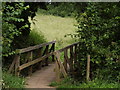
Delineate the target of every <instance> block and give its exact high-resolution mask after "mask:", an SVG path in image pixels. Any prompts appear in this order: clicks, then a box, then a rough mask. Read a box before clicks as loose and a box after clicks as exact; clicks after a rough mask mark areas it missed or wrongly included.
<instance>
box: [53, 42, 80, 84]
mask: <svg viewBox="0 0 120 90" xmlns="http://www.w3.org/2000/svg"><path fill="white" fill-rule="evenodd" d="M79 46H80V43H79V42H77V43H74V44H71V45H69V46H67V47H65V48H62V49H60V50H58V51H55V53H54V54H55V56H56V68H55V69H56V70H55V71H56V76H57V78H56V81H58V82H59V81H60V78H61V74H62V75H63V76H64V77H66V76H67V75H68V73H69V74H73V72H74V69H75V64H77V56H78V53H79ZM61 53H63V55H64V57H63V59H64V60H60V59H61V58H60V57H61ZM61 61H63V63H62V62H61ZM68 68H69V69H68Z"/></svg>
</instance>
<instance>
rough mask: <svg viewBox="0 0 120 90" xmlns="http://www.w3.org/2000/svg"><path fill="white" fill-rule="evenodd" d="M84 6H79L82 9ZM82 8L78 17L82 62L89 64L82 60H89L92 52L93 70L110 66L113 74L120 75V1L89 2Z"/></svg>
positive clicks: (80, 57)
mask: <svg viewBox="0 0 120 90" xmlns="http://www.w3.org/2000/svg"><path fill="white" fill-rule="evenodd" d="M80 4H81V5H82V4H83V3H80ZM84 4H85V3H84ZM81 5H78V6H77V7H80V8H81ZM82 11H83V12H82V13H81V12H78V14H77V17H76V20H77V23H78V25H77V27H78V29H77V31H76V32H77V35H78V37H79V41H80V43H81V46H80V53H79V58H78V59H79V61H80V65H81V66H85V63H84V64H83V63H82V62H86V56H87V55H88V54H90V55H91V69H92V72H93V71H96V70H97V69H105V68H106V67H107V69H109V70H108V72H109V73H111V72H112V73H113V76H114V75H115V76H117V75H119V69H120V63H119V62H120V36H119V35H120V30H119V29H120V3H86V7H85V8H82ZM78 67H79V66H78ZM84 69H85V67H84ZM115 72H116V73H115ZM83 73H84V74H85V72H83ZM94 74H95V73H94ZM119 79H120V78H119Z"/></svg>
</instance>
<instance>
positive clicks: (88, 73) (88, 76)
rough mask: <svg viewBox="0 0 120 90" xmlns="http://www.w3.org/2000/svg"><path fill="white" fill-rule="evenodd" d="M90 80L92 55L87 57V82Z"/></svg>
mask: <svg viewBox="0 0 120 90" xmlns="http://www.w3.org/2000/svg"><path fill="white" fill-rule="evenodd" d="M89 80H90V55H88V56H87V70H86V81H87V82H88V81H89Z"/></svg>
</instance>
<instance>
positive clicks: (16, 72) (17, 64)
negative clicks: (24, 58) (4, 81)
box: [15, 55, 20, 76]
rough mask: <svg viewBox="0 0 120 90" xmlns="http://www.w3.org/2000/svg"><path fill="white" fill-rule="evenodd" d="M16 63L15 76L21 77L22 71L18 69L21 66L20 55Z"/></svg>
mask: <svg viewBox="0 0 120 90" xmlns="http://www.w3.org/2000/svg"><path fill="white" fill-rule="evenodd" d="M16 57H17V58H16V63H15V75H16V76H19V74H20V71H19V69H18V67H19V65H20V55H16Z"/></svg>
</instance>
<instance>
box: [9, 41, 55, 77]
mask: <svg viewBox="0 0 120 90" xmlns="http://www.w3.org/2000/svg"><path fill="white" fill-rule="evenodd" d="M55 43H56V41H52V42H48V43H43V44H40V45H36V46H30V47H28V48H23V49H17V50H16V53H17V54H16V55H15V57H14V60H13V62H12V64H11V66H10V68H9V70H8V72H9V73H12V72H14V73H15V75H16V76H19V74H20V72H21V70H23V69H25V68H27V67H29V72H28V75H31V74H32V69H33V65H34V64H36V63H39V67H41V66H42V64H45V65H48V57H50V56H52V61H55V60H54V59H55V58H54V54H53V53H54V51H55ZM50 45H51V47H50V49H49V46H50ZM43 48H45V50H42V49H43ZM34 50H38V53H37V56H38V58H37V59H35V60H33V54H34V53H33V51H34ZM42 51H43V53H42ZM23 53H27V55H26V58H25V63H23V64H21V54H23ZM43 61H44V62H43Z"/></svg>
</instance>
